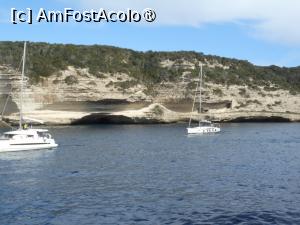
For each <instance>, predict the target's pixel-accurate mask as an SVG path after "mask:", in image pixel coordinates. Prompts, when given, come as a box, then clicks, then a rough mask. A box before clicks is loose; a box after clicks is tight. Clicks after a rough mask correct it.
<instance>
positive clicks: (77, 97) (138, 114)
mask: <svg viewBox="0 0 300 225" xmlns="http://www.w3.org/2000/svg"><path fill="white" fill-rule="evenodd" d="M70 57H72V55H71V56H70ZM200 62H201V63H202V64H203V65H204V73H205V74H206V76H205V79H204V81H205V85H204V89H203V101H204V112H203V113H202V117H203V118H210V119H212V120H216V121H243V120H260V121H262V120H274V121H300V94H299V93H298V92H295V91H291V90H290V89H289V88H284V87H280V86H279V85H278V84H277V83H276V82H273V81H272V80H270V81H266V80H264V82H261V83H259V82H256V81H255V79H254V78H253V77H255V74H253V76H251V77H249V78H247V82H236V81H235V82H233V83H235V84H232V83H230V82H229V80H225V81H224V82H223V83H222V82H218V79H217V80H214V79H212V75H211V74H210V73H211V72H212V71H218V72H219V73H220V71H222V73H224V74H226V73H229V71H230V68H231V67H232V65H231V64H228V63H223V64H222V62H221V61H220V60H219V61H218V60H211V59H209V58H205V57H204V58H201V60H199V59H197V58H193V57H191V58H189V59H186V58H182V59H180V60H178V59H176V60H172V59H165V58H163V59H161V60H160V61H159V67H161V68H162V70H163V69H165V71H176V74H173V75H174V76H176V78H172V72H170V74H168V73H165V74H160V76H165V77H168V79H159V80H158V81H156V82H153V81H151V82H148V81H145V82H143V81H141V80H140V79H139V76H138V75H135V76H132V74H131V73H130V72H128V71H127V72H126V71H124V72H107V71H100V70H99V71H96V74H95V72H94V73H92V72H91V69H90V68H87V67H79V66H78V67H75V66H72V65H68V66H66V68H64V69H61V70H57V71H55V72H53V73H52V74H51V75H48V76H41V77H39V80H38V82H32V81H30V80H27V82H26V85H25V86H26V88H25V94H24V111H25V113H26V114H28V115H29V116H31V117H34V118H37V119H43V120H44V121H45V122H46V123H49V124H70V123H74V124H78V123H154V122H177V121H187V119H188V118H189V116H190V114H191V113H190V110H191V106H192V99H193V96H194V90H195V85H196V82H197V65H199V63H200ZM123 63H124V62H123ZM0 64H1V61H0ZM0 74H2V75H1V76H0V92H1V94H2V95H1V96H2V97H1V98H0V101H1V102H0V103H1V107H2V106H3V104H4V99H5V97H6V94H7V93H12V98H11V102H10V103H9V104H8V105H9V107H10V110H9V112H8V113H7V114H6V115H7V116H8V117H7V118H8V119H10V120H14V119H15V118H16V116H17V113H16V106H19V92H18V91H19V86H20V85H19V84H20V80H19V78H20V75H18V73H17V72H16V69H15V68H14V67H13V66H12V65H10V64H3V63H2V65H1V66H0ZM140 76H144V74H140ZM283 76H284V75H283ZM239 83H240V84H239ZM1 99H2V100H1ZM192 116H193V117H194V118H195V119H196V118H198V115H197V113H194V114H192Z"/></svg>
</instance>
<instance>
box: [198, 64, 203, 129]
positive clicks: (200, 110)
mask: <svg viewBox="0 0 300 225" xmlns="http://www.w3.org/2000/svg"><path fill="white" fill-rule="evenodd" d="M202 78H203V75H202V63H200V84H199V126H200V121H201V112H202Z"/></svg>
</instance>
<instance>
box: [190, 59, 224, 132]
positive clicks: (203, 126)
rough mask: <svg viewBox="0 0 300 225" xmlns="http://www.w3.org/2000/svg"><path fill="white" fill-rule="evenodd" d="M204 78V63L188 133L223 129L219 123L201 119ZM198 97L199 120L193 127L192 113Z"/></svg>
mask: <svg viewBox="0 0 300 225" xmlns="http://www.w3.org/2000/svg"><path fill="white" fill-rule="evenodd" d="M202 80H203V74H202V64H200V72H199V81H198V83H197V87H196V92H195V96H194V101H193V106H192V112H191V117H190V120H189V126H188V128H187V133H188V134H207V133H218V132H220V131H221V128H220V126H219V125H218V124H215V123H213V122H211V121H209V120H202V119H201V113H202V86H203V84H202ZM197 97H198V100H199V111H198V115H199V122H198V126H195V127H192V115H193V112H194V108H195V104H196V101H197Z"/></svg>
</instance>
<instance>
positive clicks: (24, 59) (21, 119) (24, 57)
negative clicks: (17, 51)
mask: <svg viewBox="0 0 300 225" xmlns="http://www.w3.org/2000/svg"><path fill="white" fill-rule="evenodd" d="M25 62H26V41H25V42H24V52H23V66H22V76H21V90H20V121H19V129H20V130H21V129H22V122H23V85H24V74H25Z"/></svg>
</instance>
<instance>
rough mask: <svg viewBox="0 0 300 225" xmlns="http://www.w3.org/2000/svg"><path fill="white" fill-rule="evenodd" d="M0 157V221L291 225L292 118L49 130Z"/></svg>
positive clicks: (298, 161)
mask: <svg viewBox="0 0 300 225" xmlns="http://www.w3.org/2000/svg"><path fill="white" fill-rule="evenodd" d="M50 130H51V133H53V136H54V137H55V139H56V140H57V142H58V143H59V145H60V146H59V148H58V149H57V150H50V151H49V150H43V151H30V152H18V153H3V154H0V224H8V225H9V224H151V225H152V224H238V223H244V224H299V223H300V213H299V207H300V198H299V194H300V192H299V190H300V189H299V188H300V180H299V176H300V152H299V149H300V137H299V134H300V132H299V131H300V124H288V123H282V124H273V123H268V124H256V123H251V124H247V123H245V124H224V125H223V126H222V132H221V133H220V134H213V135H200V136H192V137H190V136H188V135H186V127H185V126H184V125H147V126H142V125H140V126H139V125H124V126H118V125H113V126H111V125H103V126H78V127H57V128H51V129H50Z"/></svg>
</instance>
